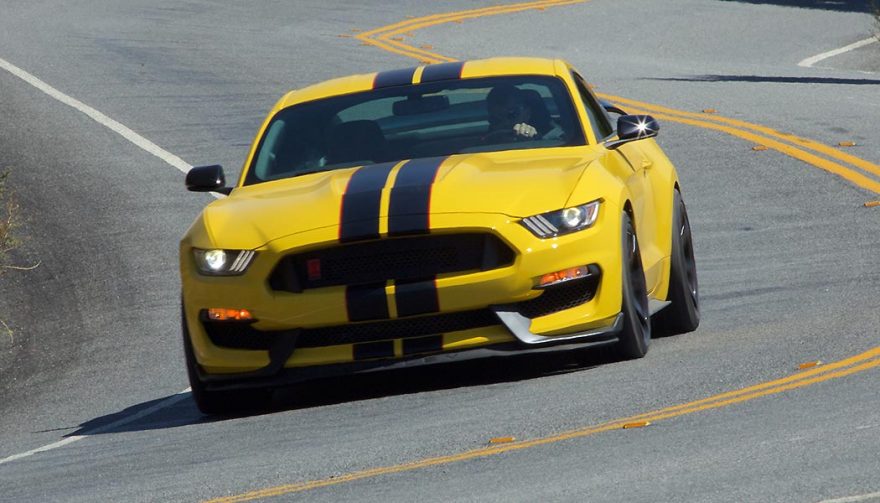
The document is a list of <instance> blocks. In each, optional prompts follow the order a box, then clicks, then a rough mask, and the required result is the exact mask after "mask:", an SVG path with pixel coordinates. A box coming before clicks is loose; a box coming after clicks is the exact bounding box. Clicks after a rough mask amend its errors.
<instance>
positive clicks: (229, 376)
mask: <svg viewBox="0 0 880 503" xmlns="http://www.w3.org/2000/svg"><path fill="white" fill-rule="evenodd" d="M618 211H619V210H618V209H617V208H613V207H611V205H609V204H603V207H602V209H601V210H600V215H599V219H598V221H597V223H596V224H595V225H594V226H593V227H591V228H590V229H586V230H584V231H580V232H577V233H573V234H569V235H566V236H560V237H557V238H552V239H545V240H541V239H538V238H536V237H535V236H534V235H532V234H531V233H530V232H529V231H528V230H526V229H525V228H523V227H522V226H521V225H520V224H519V223H518V219H512V218H509V217H505V216H501V215H492V214H476V215H460V214H455V215H443V214H441V215H432V217H431V228H432V234H434V233H437V234H442V233H444V232H459V233H461V232H491V233H493V234H495V235H496V236H498V237H499V238H500V239H501V240H503V241H504V242H505V243H506V244H507V245H509V246H510V248H512V249H513V250H514V251H515V254H516V256H515V259H514V260H513V263H511V264H510V265H506V266H503V267H499V268H495V269H492V270H487V271H468V272H465V273H454V274H442V275H439V276H437V278H436V279H435V280H434V284H435V285H436V296H437V303H438V307H439V313H440V314H438V315H436V316H443V315H444V314H446V313H449V314H455V313H458V314H461V313H477V312H482V313H483V314H482V315H481V316H485V314H486V313H489V314H490V315H491V316H492V317H493V318H492V320H491V321H483V322H480V323H478V324H477V325H476V326H466V325H462V326H460V327H459V326H455V325H453V326H452V327H451V329H450V328H449V327H444V328H443V329H442V330H440V329H438V330H436V331H435V333H433V334H431V335H430V336H428V335H425V333H416V334H415V335H416V336H415V337H408V334H407V333H406V332H399V331H394V330H393V327H392V324H393V323H395V322H408V321H417V320H419V319H420V318H423V319H426V318H428V317H430V316H432V315H427V316H418V317H398V316H397V315H396V314H397V313H395V312H394V309H393V304H394V302H393V300H389V301H388V304H389V308H390V309H389V310H390V311H391V313H390V316H389V318H390V319H389V320H387V321H384V322H382V321H375V322H366V323H352V322H351V321H350V320H349V318H348V315H347V311H346V308H347V305H346V302H347V300H346V289H345V287H343V286H328V287H324V288H316V289H313V290H306V291H304V292H301V293H291V292H286V291H279V290H278V289H275V288H273V287H272V286H271V285H270V284H269V281H267V278H269V277H270V276H271V275H272V272H273V270H274V268H275V266H276V265H277V264H278V262H279V260H281V258H282V257H284V256H286V255H288V254H289V253H291V250H297V251H298V252H299V251H301V250H309V249H317V248H321V247H322V246H330V245H332V244H334V243H335V239H336V229H335V228H325V229H317V230H314V231H310V232H307V233H303V234H300V235H295V236H290V237H288V238H284V239H280V240H277V241H273V242H271V243H269V244H268V245H267V246H265V247H263V248H261V249H258V250H257V252H258V254H257V258H256V259H255V260H254V262H253V264H252V265H251V267H250V269H249V270H248V271H247V272H246V274H244V275H243V276H239V277H222V278H217V277H207V276H202V275H200V274H198V272H196V270H195V266H194V264H193V262H192V258H191V257H192V253H191V252H190V248H191V247H192V246H195V245H201V246H202V247H204V246H205V245H204V244H201V243H190V242H188V241H187V240H186V239H184V241H183V242H182V243H181V258H182V260H181V277H182V286H183V296H184V299H185V303H184V316H185V323H186V328H187V330H188V332H189V334H190V337H191V341H192V345H193V350H194V354H195V357H196V360H197V361H198V363H199V365H200V367H201V368H202V370H203V376H202V377H203V379H204V380H205V381H206V382H212V381H216V382H219V381H232V380H242V379H248V380H251V381H252V380H254V379H256V380H260V379H267V378H269V375H268V374H267V372H268V370H272V375H275V376H276V377H277V375H278V374H279V373H285V372H283V371H284V369H295V372H293V373H294V374H296V375H300V376H301V375H306V374H320V373H321V372H323V371H320V370H318V369H315V368H312V367H327V368H330V367H334V368H335V367H336V366H340V365H341V366H343V367H351V368H355V369H358V368H363V369H367V370H369V369H371V368H388V367H394V366H395V365H397V364H402V363H403V362H415V361H419V360H421V359H424V358H425V354H426V353H442V354H451V353H453V352H455V353H457V352H461V351H464V350H474V349H477V348H482V349H489V350H490V351H494V352H498V351H500V352H501V353H505V354H506V353H509V352H510V351H511V350H516V351H520V352H521V351H522V350H524V349H527V348H529V347H536V346H544V345H558V344H564V343H573V342H574V343H579V344H581V346H583V343H589V342H594V341H595V342H599V343H604V342H608V341H613V340H615V338H616V332H617V331H618V329H619V325H620V322H619V319H620V318H619V312H620V305H621V293H620V292H621V285H620V277H621V271H620V267H621V266H620V250H619V245H618V243H620V235H619V233H620V229H619V219H618V218H617V216H618ZM609 215H613V218H609ZM463 224H464V225H463ZM581 265H590V266H591V272H594V273H595V275H596V276H595V277H594V278H592V279H586V280H585V279H577V280H573V281H572V282H570V283H572V284H574V283H578V282H584V281H594V282H595V284H594V285H591V286H590V290H591V292H590V294H589V295H588V296H585V297H584V299H583V301H581V302H569V303H568V304H571V305H568V304H565V305H564V306H563V309H553V308H552V306H551V309H544V310H541V309H532V310H531V311H529V310H528V309H526V307H527V306H530V305H531V306H532V307H534V306H535V305H536V304H538V303H539V302H540V299H542V298H543V299H548V298H550V296H549V294H550V293H551V290H550V289H548V291H547V292H542V291H541V290H540V289H537V288H535V285H536V278H539V277H541V276H542V275H543V274H546V273H549V272H553V271H557V270H562V269H567V268H570V267H576V266H581ZM563 285H565V284H563ZM386 292H387V294H388V297H389V299H393V296H394V295H395V285H394V284H393V283H392V282H389V284H388V285H387V287H386ZM209 307H229V308H246V309H248V310H249V311H250V312H251V313H253V314H254V317H255V318H256V319H257V320H259V321H257V322H255V323H253V324H252V325H248V327H247V330H246V331H245V332H247V333H249V334H251V335H253V334H254V333H256V334H258V335H259V334H263V335H265V339H266V340H265V341H264V342H263V343H261V344H262V345H261V344H256V345H254V344H255V343H254V341H255V340H256V339H258V337H251V339H250V340H249V341H245V343H238V344H236V343H229V342H228V341H225V342H224V341H222V340H218V338H217V336H216V333H211V330H210V327H208V326H207V325H206V323H205V320H204V319H203V310H204V309H207V308H209ZM483 319H484V320H485V318H483ZM381 323H388V325H387V326H388V328H389V330H390V332H389V334H390V336H388V337H384V338H381V336H379V337H380V338H376V337H373V339H370V340H345V339H344V338H343V339H339V340H336V342H338V343H332V344H329V345H324V346H319V345H317V344H315V343H311V344H305V345H303V343H302V342H301V341H300V343H299V344H298V343H297V342H296V339H297V338H299V337H298V336H299V335H300V334H303V336H304V339H302V340H305V339H308V337H312V339H314V338H315V337H317V336H318V335H317V334H331V333H332V334H336V333H335V332H333V330H332V329H333V328H334V327H335V328H340V329H344V328H345V327H350V328H364V327H365V326H366V325H370V324H381ZM367 328H372V327H367ZM342 331H343V332H345V330H342ZM292 334H295V335H293V339H294V342H293V343H291V344H285V343H283V342H277V341H283V340H285V339H286V338H288V337H290V336H291V335H292ZM336 335H338V334H336ZM244 337H245V338H246V337H248V336H247V335H245V336H244ZM248 342H250V343H251V346H248V345H247V343H248ZM276 342H277V347H276ZM500 348H505V349H500ZM470 352H471V351H468V353H470ZM273 355H274V356H273ZM469 356H470V355H468V357H469Z"/></svg>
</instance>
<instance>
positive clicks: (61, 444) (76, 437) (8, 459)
mask: <svg viewBox="0 0 880 503" xmlns="http://www.w3.org/2000/svg"><path fill="white" fill-rule="evenodd" d="M189 391H190V388H186V389H185V390H183V391H181V392H179V393H176V394H174V395H172V396H170V397H168V398H166V399H164V400H162V401H160V402H158V403H156V404H153V405H152V406H150V407H147V408H146V409H144V410H142V411H140V412H138V413H137V414H132V415H130V416H127V417H124V418H122V419H119V420H117V421H113V422H112V423H110V424H105V425H104V426H101V427H100V428H95V429H94V430H88V431H86V432H85V433H84V434H83V435H73V436H70V437H67V438H63V439H61V440H59V441H57V442H53V443H51V444H48V445H44V446H42V447H37V448H36V449H31V450H29V451H27V452H22V453H19V454H13V455H12V456H9V457H6V458H3V459H0V465H2V464H4V463H9V462H11V461H15V460H18V459H22V458H26V457H28V456H33V455H34V454H37V453H38V452H46V451H51V450H52V449H57V448H59V447H64V446H65V445H68V444H72V443H74V442H76V441H78V440H82V439H84V438H86V437H88V436H91V435H97V434H99V433H103V432H105V431H107V430H112V429H113V428H118V427H120V426H124V425H126V424H129V423H132V422H134V421H137V420H138V419H141V418H142V417H145V416H149V415H150V414H152V413H154V412H156V411H158V410H160V409H164V408H166V407H170V406H172V405H174V404H175V403H177V402H179V401H181V400H183V399H184V398H186V393H188V392H189Z"/></svg>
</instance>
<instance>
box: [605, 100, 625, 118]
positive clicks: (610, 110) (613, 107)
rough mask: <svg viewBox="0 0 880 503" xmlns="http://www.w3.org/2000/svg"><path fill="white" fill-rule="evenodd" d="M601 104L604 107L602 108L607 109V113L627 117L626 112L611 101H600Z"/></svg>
mask: <svg viewBox="0 0 880 503" xmlns="http://www.w3.org/2000/svg"><path fill="white" fill-rule="evenodd" d="M599 103H600V104H601V105H602V108H604V109H605V111H606V112H608V113H612V114H617V115H626V112H624V111H623V109H622V108H620V107H619V106H617V105H615V104H614V103H611V102H610V101H605V100H599Z"/></svg>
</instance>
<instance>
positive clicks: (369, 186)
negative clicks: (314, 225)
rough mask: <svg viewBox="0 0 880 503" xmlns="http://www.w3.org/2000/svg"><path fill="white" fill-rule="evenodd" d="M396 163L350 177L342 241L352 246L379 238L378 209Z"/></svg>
mask: <svg viewBox="0 0 880 503" xmlns="http://www.w3.org/2000/svg"><path fill="white" fill-rule="evenodd" d="M395 164H397V163H394V162H388V163H382V164H372V165H370V166H364V167H363V168H359V169H358V170H357V171H355V172H354V174H353V175H351V179H350V180H349V181H348V187H346V189H345V194H343V196H342V208H341V210H340V216H339V241H342V242H349V241H358V240H362V239H376V238H378V237H379V211H380V209H379V205H380V204H381V200H382V189H383V188H384V187H385V182H386V181H387V180H388V175H389V173H391V169H392V168H394V166H395Z"/></svg>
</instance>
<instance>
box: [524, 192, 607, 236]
mask: <svg viewBox="0 0 880 503" xmlns="http://www.w3.org/2000/svg"><path fill="white" fill-rule="evenodd" d="M598 216H599V201H593V202H591V203H587V204H583V205H580V206H571V207H569V208H563V209H561V210H557V211H549V212H547V213H541V214H540V215H534V216H531V217H526V218H523V219H522V220H520V223H521V224H522V225H523V226H524V227H525V228H526V229H528V230H530V231H532V234H534V235H535V236H538V237H539V238H542V239H543V238H550V237H554V236H560V235H562V234H568V233H570V232H576V231H580V230H583V229H586V228H588V227H590V226H592V225H593V224H594V223H596V218H597V217H598Z"/></svg>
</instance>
